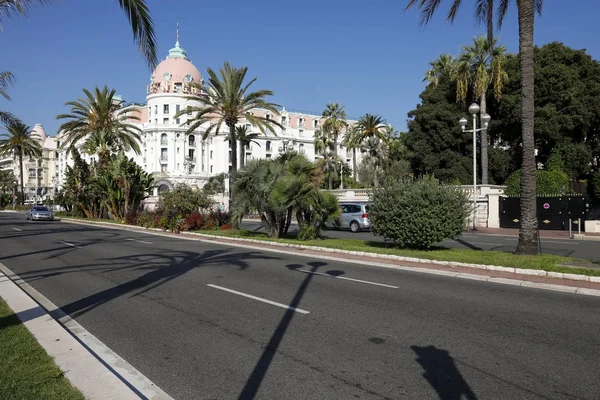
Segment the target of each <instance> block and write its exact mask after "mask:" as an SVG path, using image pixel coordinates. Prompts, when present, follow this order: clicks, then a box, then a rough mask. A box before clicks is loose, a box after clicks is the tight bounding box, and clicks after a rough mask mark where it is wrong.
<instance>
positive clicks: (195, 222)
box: [185, 213, 204, 230]
mask: <svg viewBox="0 0 600 400" xmlns="http://www.w3.org/2000/svg"><path fill="white" fill-rule="evenodd" d="M185 223H186V224H187V226H188V228H189V229H190V230H196V229H202V228H203V227H204V217H203V216H202V214H200V213H193V214H190V215H188V216H187V217H185Z"/></svg>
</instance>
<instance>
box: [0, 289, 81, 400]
mask: <svg viewBox="0 0 600 400" xmlns="http://www.w3.org/2000/svg"><path fill="white" fill-rule="evenodd" d="M83 398H84V397H83V395H82V394H81V393H80V392H79V391H78V390H77V389H75V388H74V387H73V386H72V385H71V383H70V382H69V381H68V379H67V378H65V377H64V376H63V373H62V372H61V370H60V369H59V368H58V367H57V366H56V365H55V364H54V361H52V358H50V356H49V355H48V354H47V353H46V351H45V350H44V349H43V348H42V347H41V346H40V345H39V344H38V342H37V341H36V340H35V338H34V337H33V335H31V333H30V332H29V330H28V329H27V328H26V327H25V326H23V324H21V321H20V320H19V319H18V318H17V316H16V315H15V314H14V313H13V311H12V310H11V309H10V308H9V307H8V305H7V304H6V303H5V302H4V301H3V300H2V299H0V399H2V400H4V399H7V400H8V399H11V400H17V399H19V400H20V399H23V400H25V399H40V400H41V399H44V400H51V399H57V400H70V399H81V400H83Z"/></svg>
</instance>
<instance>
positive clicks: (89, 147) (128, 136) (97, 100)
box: [56, 86, 141, 166]
mask: <svg viewBox="0 0 600 400" xmlns="http://www.w3.org/2000/svg"><path fill="white" fill-rule="evenodd" d="M83 92H84V93H85V96H86V97H85V98H79V99H77V100H75V101H68V102H66V103H65V105H66V106H69V107H71V113H70V114H60V115H58V116H57V117H56V119H68V120H69V121H67V122H64V123H63V124H62V125H61V126H60V127H59V132H62V134H63V135H64V136H62V137H61V138H62V144H61V149H69V150H70V151H71V150H73V149H74V148H76V147H77V146H82V148H83V150H84V151H85V152H86V153H88V154H96V153H97V154H98V158H99V160H100V165H101V166H104V165H107V164H108V162H109V159H110V156H111V154H112V153H116V152H120V151H128V150H130V149H133V150H134V151H135V153H136V154H140V152H141V151H140V140H141V137H140V132H141V129H140V128H139V127H137V126H135V125H133V124H131V123H130V121H137V120H139V118H138V117H137V116H135V115H129V113H128V111H127V110H125V109H123V108H122V107H121V104H120V102H119V101H117V100H115V93H116V92H115V90H114V89H111V90H109V89H108V87H106V86H104V88H102V90H100V89H99V88H98V87H96V88H95V89H94V92H93V93H92V92H90V91H89V90H87V89H83Z"/></svg>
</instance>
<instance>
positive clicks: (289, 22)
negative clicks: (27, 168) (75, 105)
mask: <svg viewBox="0 0 600 400" xmlns="http://www.w3.org/2000/svg"><path fill="white" fill-rule="evenodd" d="M407 1H408V0H370V1H359V0H319V1H317V0H304V1H302V2H288V1H280V0H277V1H275V0H254V1H248V0H229V1H203V0H168V1H166V0H148V5H149V7H150V12H151V15H152V17H153V19H154V22H155V29H156V35H157V40H158V56H159V58H160V59H161V60H162V59H164V58H165V57H166V56H167V54H168V51H169V49H170V48H172V47H173V46H174V43H175V35H176V25H177V23H179V25H180V44H181V47H183V48H184V49H185V50H186V52H187V55H188V57H189V59H190V60H191V61H192V62H193V63H194V65H195V66H196V67H197V68H198V69H199V71H200V73H201V74H202V75H203V76H206V68H207V67H210V68H213V69H217V68H218V67H219V66H221V65H222V64H223V62H224V61H229V62H230V63H231V64H233V65H235V66H242V65H244V66H247V67H248V76H249V77H257V78H258V80H257V82H256V83H255V84H254V85H253V88H254V89H270V90H272V91H273V92H274V96H273V97H272V98H271V100H272V101H273V102H275V103H278V104H281V105H283V106H285V107H286V108H288V109H298V110H304V111H308V112H314V113H320V112H321V111H322V110H323V108H324V107H325V105H326V104H327V103H330V102H338V103H340V104H342V105H344V106H345V107H346V111H347V114H348V116H349V117H352V118H358V117H359V116H361V115H364V114H365V113H371V114H380V115H381V116H383V117H384V118H385V119H386V120H387V122H388V123H391V124H393V125H394V126H395V127H396V129H398V130H401V131H402V130H405V129H406V119H407V113H408V112H409V111H410V110H412V109H414V108H415V106H416V104H417V103H419V94H420V93H421V91H422V90H423V89H424V87H425V84H424V83H423V82H422V79H423V76H424V73H425V71H426V70H427V68H428V63H429V61H431V60H434V59H436V58H437V57H438V56H439V55H440V54H441V53H451V54H455V55H456V54H458V53H459V52H460V49H461V46H463V45H466V44H469V42H471V40H472V38H473V37H475V36H479V35H482V34H484V33H485V29H484V28H483V27H477V26H476V25H475V23H474V19H473V7H472V6H471V3H472V2H470V1H464V2H463V6H462V7H461V9H460V12H459V17H458V18H457V20H456V21H455V22H454V24H452V25H451V24H448V23H447V22H446V21H445V14H446V13H447V10H448V7H449V6H450V0H444V1H442V6H441V7H440V9H439V12H438V14H437V15H436V17H435V18H434V19H433V20H432V21H431V22H430V24H429V25H428V26H427V27H420V26H419V14H418V11H417V10H411V11H409V12H404V6H405V5H406V3H407ZM560 4H563V6H562V7H561V6H560ZM564 5H565V3H564V2H560V1H557V0H550V1H546V2H545V4H544V10H543V15H542V16H541V17H538V18H536V27H535V29H536V31H535V43H536V45H543V44H545V43H549V42H553V41H560V42H563V43H564V44H565V45H567V46H570V47H573V48H575V49H587V51H588V53H589V54H590V55H591V56H592V57H594V58H595V59H600V41H599V40H598V38H599V37H600V24H598V23H597V20H598V17H600V2H599V1H598V0H578V1H577V6H573V7H572V8H567V7H565V6H564ZM497 36H498V39H499V41H500V43H502V44H504V45H505V46H506V47H507V48H508V49H509V51H511V52H517V51H518V24H517V15H516V6H515V4H514V2H513V3H512V4H511V10H510V11H509V13H508V14H507V16H506V20H505V23H504V25H503V27H502V30H501V31H499V32H498V33H497ZM0 54H1V55H2V56H1V59H0V71H11V72H13V73H14V74H15V76H16V78H17V79H16V82H15V86H14V87H13V88H11V89H10V91H9V95H10V96H11V99H12V100H11V101H6V100H4V99H2V98H0V109H2V110H5V111H10V112H13V113H14V114H16V115H17V116H18V117H19V118H21V119H22V120H23V121H24V122H25V123H26V124H28V125H31V126H33V125H35V124H37V123H40V124H42V125H43V126H44V128H45V129H46V132H47V133H48V134H49V135H51V136H53V135H55V134H56V132H57V130H58V127H59V126H60V123H61V121H57V120H56V115H58V114H61V113H66V112H68V108H67V107H65V106H64V103H65V102H67V101H71V100H75V99H76V98H78V97H80V96H81V95H82V89H83V88H88V89H93V88H94V86H100V87H102V86H104V85H108V86H109V87H111V88H114V89H115V90H116V91H117V93H118V94H120V95H121V96H122V97H123V99H124V100H125V101H126V102H137V103H145V96H146V85H147V84H148V82H149V80H150V75H151V71H150V70H149V69H148V67H147V65H146V63H145V61H144V59H143V57H142V56H141V54H140V52H139V51H138V49H137V47H136V45H135V44H134V42H133V37H132V34H131V30H130V27H129V24H128V22H127V19H126V17H125V14H124V13H123V12H122V11H121V9H120V8H119V6H118V3H117V1H114V0H102V1H99V0H63V1H62V2H57V3H55V4H53V5H51V6H47V7H43V6H37V7H34V8H33V10H32V12H31V14H30V15H29V16H28V17H27V18H18V19H16V20H13V21H4V26H3V30H1V31H0ZM599 79H600V77H599ZM465 113H466V112H465ZM492 118H493V116H492Z"/></svg>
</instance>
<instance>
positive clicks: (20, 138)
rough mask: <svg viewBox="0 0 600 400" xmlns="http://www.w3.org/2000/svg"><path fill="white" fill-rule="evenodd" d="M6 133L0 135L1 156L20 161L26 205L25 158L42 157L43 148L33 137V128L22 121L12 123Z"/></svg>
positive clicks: (22, 201)
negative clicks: (11, 157) (12, 157)
mask: <svg viewBox="0 0 600 400" xmlns="http://www.w3.org/2000/svg"><path fill="white" fill-rule="evenodd" d="M6 131H7V133H5V134H3V135H0V154H3V155H5V156H14V157H17V158H18V159H19V169H20V171H21V176H20V178H21V204H24V201H25V185H24V182H23V157H40V156H41V155H42V146H41V145H40V143H39V142H38V141H37V140H36V139H34V138H32V137H31V128H30V127H29V126H27V125H25V124H24V123H23V122H21V121H12V122H11V123H9V124H8V125H7V126H6Z"/></svg>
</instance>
